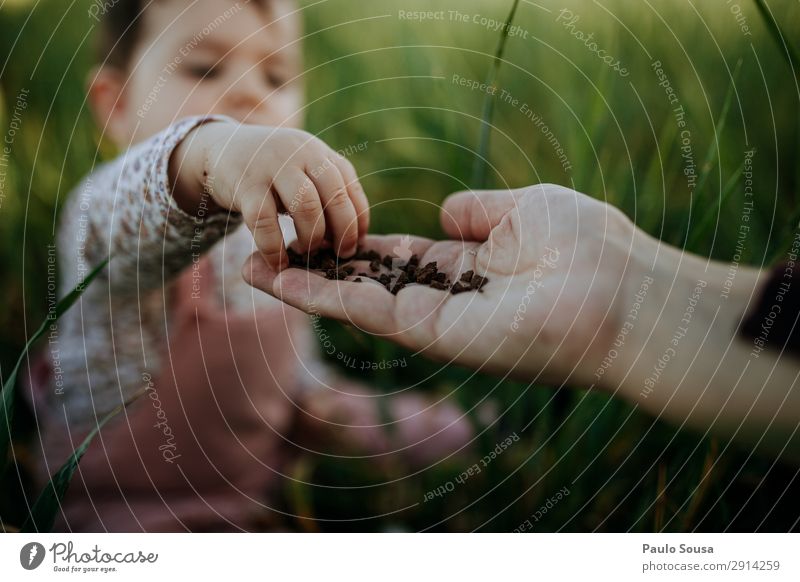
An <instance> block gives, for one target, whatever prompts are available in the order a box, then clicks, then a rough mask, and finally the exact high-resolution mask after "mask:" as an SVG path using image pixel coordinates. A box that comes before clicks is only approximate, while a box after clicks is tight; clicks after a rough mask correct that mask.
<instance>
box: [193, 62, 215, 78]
mask: <svg viewBox="0 0 800 582" xmlns="http://www.w3.org/2000/svg"><path fill="white" fill-rule="evenodd" d="M186 73H187V74H188V75H189V76H191V77H194V78H195V79H213V78H214V77H216V76H218V75H219V66H217V65H214V64H204V63H197V64H188V65H186Z"/></svg>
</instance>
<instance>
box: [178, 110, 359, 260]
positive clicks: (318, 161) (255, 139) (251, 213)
mask: <svg viewBox="0 0 800 582" xmlns="http://www.w3.org/2000/svg"><path fill="white" fill-rule="evenodd" d="M176 156H177V160H176V161H178V164H179V165H177V166H176V167H177V170H176V172H175V173H176V174H177V180H176V182H175V183H176V188H175V197H176V200H177V201H178V203H179V204H180V205H181V206H182V207H184V208H186V207H188V208H189V209H194V210H198V209H199V208H200V207H201V200H202V199H198V197H201V196H202V195H203V192H205V193H206V194H207V195H210V197H211V199H212V200H209V201H206V206H209V207H212V206H213V204H212V202H213V203H214V204H216V205H218V206H221V207H222V208H225V209H229V210H233V211H237V212H241V213H242V215H243V218H244V221H245V224H246V225H247V226H248V228H250V230H251V231H252V232H253V237H254V239H255V244H256V246H257V247H258V250H259V251H260V252H261V254H262V255H263V256H264V258H265V259H266V260H267V261H268V262H269V263H270V264H271V265H273V266H274V267H275V268H277V269H280V268H283V267H285V266H286V265H288V257H287V255H286V249H285V247H284V242H283V235H282V233H281V229H280V226H279V224H278V214H279V212H288V213H289V214H290V215H291V217H292V219H293V220H294V224H295V229H296V231H297V238H298V243H299V245H300V247H301V250H302V251H303V252H310V251H313V250H316V249H317V248H319V247H320V245H321V244H322V242H323V240H325V239H326V238H327V239H330V240H331V241H332V242H333V245H334V249H335V251H336V253H337V254H338V255H340V256H342V257H349V256H351V255H353V254H354V253H355V252H356V248H357V245H358V241H359V239H360V238H361V237H363V236H364V235H366V232H367V229H368V227H369V205H368V202H367V198H366V196H365V194H364V190H363V188H362V187H361V184H360V183H359V181H358V176H357V175H356V172H355V170H354V169H353V166H352V164H350V162H348V161H347V160H346V159H344V158H343V157H342V156H340V155H339V154H338V153H336V152H335V151H333V150H332V149H331V148H330V147H328V146H327V145H326V144H325V143H324V142H322V141H321V140H319V139H317V138H316V137H314V136H313V135H311V134H309V133H306V132H304V131H300V130H296V129H281V128H275V127H263V126H256V125H235V124H233V123H226V122H211V123H207V124H204V125H201V126H199V127H198V128H197V129H195V130H194V132H192V133H191V134H189V135H188V136H187V137H186V139H184V141H183V143H182V144H181V145H180V146H179V147H178V149H177V150H176ZM173 165H174V163H173ZM183 201H186V202H187V203H186V204H184V203H183ZM192 202H194V204H192Z"/></svg>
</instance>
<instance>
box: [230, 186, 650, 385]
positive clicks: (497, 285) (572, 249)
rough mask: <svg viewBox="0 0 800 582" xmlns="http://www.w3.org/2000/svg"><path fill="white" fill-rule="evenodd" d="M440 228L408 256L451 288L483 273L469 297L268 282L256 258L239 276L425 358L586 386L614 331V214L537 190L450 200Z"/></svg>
mask: <svg viewBox="0 0 800 582" xmlns="http://www.w3.org/2000/svg"><path fill="white" fill-rule="evenodd" d="M441 219H442V226H443V228H444V231H445V233H446V234H447V235H448V236H449V237H450V240H444V241H432V240H430V239H426V238H420V237H412V238H411V239H410V240H411V251H412V252H413V253H415V254H417V255H419V257H420V263H421V264H422V265H424V264H425V263H428V262H430V261H436V262H437V265H438V268H439V270H440V271H444V272H445V273H446V274H447V276H448V277H449V278H450V280H451V281H453V282H455V281H457V280H458V279H459V276H460V275H461V274H463V273H464V272H466V271H468V270H474V271H475V272H476V273H478V274H480V275H485V276H486V277H488V279H489V282H488V283H487V284H486V285H485V287H484V288H483V290H482V291H481V292H479V293H477V292H468V293H460V294H458V295H452V294H450V293H447V292H445V291H439V290H436V289H432V288H430V287H427V286H423V285H409V286H407V287H405V288H404V289H402V290H401V291H400V292H399V293H398V294H397V295H396V296H395V295H392V294H391V293H389V292H388V291H387V290H386V289H385V288H384V287H383V286H381V285H379V284H377V283H376V284H373V283H372V282H371V281H370V282H362V283H355V282H352V281H330V280H326V279H325V278H323V277H321V276H319V275H317V274H315V273H309V272H307V271H304V270H301V269H286V270H284V271H282V272H280V273H277V272H275V271H274V270H272V269H271V268H270V267H269V266H268V265H267V263H266V262H264V261H263V260H262V259H261V258H260V256H258V255H253V256H252V257H251V259H250V261H248V263H247V264H246V265H245V267H244V270H243V275H244V277H245V279H246V280H247V281H248V282H249V283H250V284H251V285H253V286H254V287H256V288H258V289H261V290H263V291H266V292H267V293H270V294H272V295H274V296H275V297H277V298H279V299H281V300H283V301H284V302H286V303H288V304H290V305H292V306H294V307H297V308H299V309H302V310H304V311H306V312H308V313H316V314H320V315H322V316H325V317H331V318H335V319H338V320H341V321H346V322H349V323H351V324H353V325H355V326H357V327H359V328H360V329H362V330H364V331H366V332H368V333H370V334H374V335H379V336H382V337H385V338H388V339H390V340H392V341H395V342H397V343H399V344H401V345H403V346H406V347H408V348H410V349H412V350H416V351H418V352H420V353H421V354H423V355H425V356H427V357H431V358H434V359H437V360H441V361H445V362H452V363H457V364H461V365H464V366H467V367H470V368H473V369H479V370H482V371H488V372H494V373H499V374H506V373H510V374H511V375H512V376H514V377H518V378H522V379H526V380H533V379H536V380H538V381H542V382H557V383H558V382H564V381H571V382H591V378H592V377H593V372H594V370H595V369H596V367H597V365H598V363H599V362H600V360H601V359H602V358H603V357H604V356H605V355H606V352H607V350H608V348H609V344H610V341H611V338H613V337H614V335H616V334H617V333H618V331H619V326H620V324H621V318H620V313H619V312H620V309H619V307H618V304H619V303H621V302H620V301H618V300H617V297H618V295H620V293H619V292H620V291H621V290H622V289H623V284H624V281H625V276H624V275H625V271H626V265H627V264H628V259H629V257H630V256H631V251H632V249H633V246H634V241H635V240H637V241H638V238H637V237H639V236H640V234H639V232H640V231H637V229H635V228H634V226H633V224H632V223H631V222H630V221H629V220H628V219H627V217H625V215H624V214H622V213H621V212H620V211H618V210H617V209H615V208H613V207H611V206H609V205H607V204H604V203H602V202H599V201H597V200H594V199H592V198H590V197H588V196H585V195H583V194H581V193H579V192H576V191H574V190H570V189H568V188H564V187H560V186H554V185H548V184H543V185H537V186H531V187H528V188H523V189H519V190H513V191H508V190H503V191H484V192H461V193H457V194H453V195H451V196H450V197H448V198H447V199H446V200H445V203H444V206H443V209H442V213H441ZM404 238H405V237H404ZM407 240H408V239H406V240H405V241H404V240H403V239H402V238H401V237H400V236H399V235H396V236H370V237H367V239H366V240H365V241H364V243H363V244H362V248H366V249H374V250H375V251H377V252H379V253H380V254H381V255H385V254H392V253H393V251H394V249H395V248H398V246H401V247H406V246H407ZM401 243H402V244H401Z"/></svg>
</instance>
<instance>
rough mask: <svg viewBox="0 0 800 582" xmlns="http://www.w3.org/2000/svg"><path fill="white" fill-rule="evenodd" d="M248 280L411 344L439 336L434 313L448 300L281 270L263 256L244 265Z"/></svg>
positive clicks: (437, 294) (317, 311)
mask: <svg viewBox="0 0 800 582" xmlns="http://www.w3.org/2000/svg"><path fill="white" fill-rule="evenodd" d="M242 276H243V277H244V279H245V281H247V283H249V284H250V285H252V286H253V287H255V288H257V289H260V290H262V291H265V292H266V293H269V294H270V295H272V296H274V297H276V298H278V299H280V300H281V301H283V302H284V303H287V304H288V305H291V306H292V307H296V308H298V309H300V310H302V311H305V312H306V313H309V314H314V315H321V316H323V317H330V318H333V319H337V320H339V321H345V322H349V323H351V324H353V325H355V326H356V327H358V328H360V329H362V330H364V331H365V332H367V333H370V334H373V335H381V336H384V337H387V338H388V339H391V340H392V341H395V342H398V343H400V344H402V345H405V346H408V347H416V346H420V345H427V344H430V343H431V342H432V340H433V339H434V334H435V330H434V327H433V323H434V321H435V318H434V317H432V315H433V313H434V312H435V311H436V310H437V309H439V308H440V307H441V306H442V304H443V303H444V302H445V301H446V300H447V298H448V296H447V294H446V293H444V292H442V291H437V290H435V289H430V288H428V287H423V286H410V287H406V288H405V289H403V290H402V291H400V293H398V294H397V295H392V294H391V293H389V292H388V291H386V289H385V288H384V287H383V286H382V285H379V284H373V283H370V282H366V281H365V282H361V283H356V282H353V281H335V280H327V279H325V278H324V277H321V276H320V275H318V274H316V273H313V272H309V271H306V270H304V269H284V270H283V271H280V272H278V271H277V270H275V269H274V268H272V267H271V266H269V265H268V264H267V263H266V262H265V261H264V260H263V259H262V258H261V257H260V256H259V255H258V254H254V255H251V257H250V258H249V259H248V260H247V262H246V263H245V265H244V267H243V269H242Z"/></svg>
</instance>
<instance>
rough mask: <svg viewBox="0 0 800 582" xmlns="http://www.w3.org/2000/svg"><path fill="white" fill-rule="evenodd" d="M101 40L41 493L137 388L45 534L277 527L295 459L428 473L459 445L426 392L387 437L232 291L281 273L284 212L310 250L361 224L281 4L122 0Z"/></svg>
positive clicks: (375, 417)
mask: <svg viewBox="0 0 800 582" xmlns="http://www.w3.org/2000/svg"><path fill="white" fill-rule="evenodd" d="M100 41H101V42H100V48H101V53H100V54H101V59H102V63H101V64H100V65H99V66H98V67H97V68H96V70H95V71H93V72H92V75H91V82H90V84H89V89H88V97H89V102H90V104H91V106H92V110H93V113H94V115H95V117H96V120H97V122H98V124H99V126H100V127H101V128H102V131H103V134H104V135H105V136H107V137H108V138H110V139H111V140H112V141H113V142H114V143H115V144H116V145H117V146H118V147H119V149H120V150H121V151H124V152H125V153H123V154H122V155H121V156H120V157H118V158H117V159H115V160H113V161H111V162H109V163H106V164H104V165H101V166H100V167H98V168H97V169H96V170H95V171H94V172H92V173H91V174H90V175H89V176H88V177H87V178H86V179H85V180H84V181H83V182H82V183H81V184H80V185H79V186H78V187H77V188H76V190H75V192H74V193H73V194H72V196H71V198H70V200H69V202H68V203H67V205H66V207H65V208H64V211H63V214H62V218H61V225H60V229H59V237H58V252H59V265H60V269H61V275H62V287H63V290H64V291H66V290H68V289H71V288H72V287H73V286H74V285H75V284H76V283H77V282H79V281H80V280H81V279H82V278H83V277H84V276H85V275H86V274H87V273H88V272H89V271H90V270H91V268H92V267H93V266H94V265H95V264H97V263H99V262H100V261H101V260H103V259H104V258H105V257H106V256H108V255H109V254H110V255H111V256H112V260H111V263H110V264H109V266H108V268H107V269H106V270H105V271H104V273H103V274H102V275H101V276H100V277H99V278H98V279H97V280H96V281H95V282H94V283H92V284H91V285H90V286H89V287H88V288H87V290H86V292H85V293H84V295H83V297H82V299H81V301H80V302H79V303H78V304H77V305H76V306H75V307H74V308H73V309H72V310H71V311H70V312H69V313H67V314H66V315H65V317H64V318H63V320H62V321H61V322H60V323H59V325H58V329H57V334H55V335H54V336H52V337H51V341H50V342H49V345H48V346H47V349H46V355H45V354H44V353H43V354H42V357H41V358H40V361H39V364H38V365H35V366H34V368H33V370H32V373H31V375H30V377H31V385H30V387H29V393H30V395H31V401H32V404H33V406H34V411H35V414H36V418H37V421H38V424H39V432H40V435H41V439H40V442H41V456H40V460H41V467H40V469H41V470H40V474H39V479H40V482H41V483H40V484H43V483H44V482H45V480H46V479H47V478H48V477H49V475H51V474H52V473H54V472H55V471H56V470H57V469H58V467H59V466H60V465H61V464H62V463H63V462H64V461H65V460H66V458H67V456H68V455H69V453H70V452H71V451H72V450H73V449H74V448H75V447H76V446H77V445H78V444H79V442H80V440H81V439H82V438H83V436H84V435H85V434H86V432H87V430H89V429H90V428H91V427H92V426H94V425H95V423H96V422H97V419H99V418H102V416H103V415H104V414H106V413H107V412H108V411H110V410H111V409H113V408H114V407H115V406H117V405H118V404H119V403H121V402H125V401H127V400H128V399H130V398H131V397H132V396H133V395H135V394H137V393H139V392H142V391H144V396H143V397H141V398H140V399H139V400H138V401H137V402H135V404H133V405H131V406H130V407H129V408H128V409H127V410H125V411H124V412H122V413H121V414H120V415H119V416H118V417H117V418H115V419H114V420H112V421H111V422H110V423H109V424H108V425H106V428H104V429H103V430H102V431H101V433H100V436H99V437H98V439H97V440H96V441H95V442H94V443H93V444H92V447H91V448H90V450H89V452H88V453H87V454H86V456H85V457H84V459H83V461H82V462H81V465H80V470H79V473H78V474H77V475H76V477H75V479H74V480H73V482H72V485H71V487H70V490H69V492H68V494H67V497H66V499H65V502H64V505H63V508H62V514H61V517H60V520H59V522H58V524H57V527H58V528H59V529H69V530H72V531H104V530H107V531H186V530H188V531H226V530H235V531H238V530H255V529H269V528H270V527H273V526H272V524H273V521H272V520H271V518H272V517H274V515H275V512H274V511H273V506H272V505H271V503H272V502H273V501H274V499H275V497H276V496H275V493H276V489H277V488H278V487H279V486H280V485H281V484H282V479H283V478H286V477H285V469H286V466H287V463H288V461H289V460H290V459H291V458H292V456H293V455H296V454H297V453H298V452H301V451H302V450H304V449H306V450H311V451H312V452H319V453H320V454H326V455H335V454H351V455H363V456H368V455H372V456H375V460H376V462H379V464H380V461H382V460H385V459H386V458H390V457H393V456H398V457H402V458H403V459H404V460H405V461H408V462H411V463H415V464H417V465H418V466H425V465H426V464H430V463H434V462H436V461H437V460H439V459H442V458H444V457H446V456H448V455H450V454H451V453H453V452H455V451H458V450H459V449H461V448H463V447H464V445H465V444H466V443H468V442H469V440H470V438H471V436H472V431H471V428H470V426H469V424H468V423H467V422H466V420H465V419H463V418H462V415H461V414H460V412H459V411H458V410H457V409H456V408H455V407H453V406H451V405H449V404H446V403H439V404H434V403H432V402H428V401H427V400H426V399H424V398H423V397H421V396H419V395H413V394H405V395H400V396H393V397H386V406H385V410H388V416H389V417H390V420H391V421H392V422H393V423H394V424H393V426H390V427H385V426H383V425H382V422H381V419H382V418H383V415H382V414H379V412H378V401H379V400H380V399H379V398H376V397H375V396H376V395H374V394H370V393H369V392H368V390H366V389H365V388H363V387H361V386H358V385H356V384H355V383H353V382H347V381H345V380H343V379H341V378H338V377H337V376H336V375H335V374H333V373H331V372H329V371H326V370H325V366H324V365H322V364H321V362H320V361H319V360H318V359H317V353H316V351H315V347H316V341H315V338H314V333H313V331H312V329H311V322H310V321H309V319H308V317H307V316H305V315H303V314H301V313H300V312H299V311H295V310H292V309H291V308H288V307H285V306H283V305H282V304H281V303H280V302H278V301H277V300H275V299H272V298H271V297H269V296H268V295H266V294H262V293H261V292H259V291H255V290H253V289H252V288H250V287H249V286H247V284H246V283H245V282H244V280H243V279H242V276H241V273H240V270H241V268H242V265H243V264H244V262H245V260H246V258H247V257H248V256H249V255H250V254H251V253H252V252H254V251H258V252H260V253H262V255H263V256H264V257H265V259H266V260H268V261H270V262H271V263H272V264H273V265H275V266H285V265H286V264H287V254H286V241H285V239H284V232H283V231H285V230H292V229H286V228H284V229H282V228H281V223H282V222H286V220H288V219H286V218H285V216H283V215H284V214H285V215H289V216H290V217H291V220H289V223H290V226H292V228H293V230H294V231H296V238H297V241H296V248H297V250H298V251H301V252H309V251H314V250H316V249H318V248H320V247H321V246H327V245H331V244H332V245H333V246H334V248H335V250H336V251H337V253H338V254H339V255H340V256H343V257H348V256H351V255H353V254H354V253H355V251H356V248H357V245H358V243H359V241H360V239H361V238H362V237H363V236H364V235H365V233H366V231H367V228H368V222H369V207H368V203H367V199H366V196H365V194H364V192H363V190H362V188H361V185H360V184H359V180H358V177H357V175H356V173H355V170H354V169H353V166H352V165H351V164H350V163H349V162H348V161H346V160H345V159H344V158H343V157H342V156H340V155H338V154H336V153H335V152H334V151H333V150H332V149H331V148H330V147H328V146H327V145H326V144H324V143H323V142H322V141H320V140H319V139H317V138H315V137H313V136H312V135H310V134H308V133H305V132H303V131H301V130H299V129H298V127H299V126H300V125H301V124H302V117H303V101H302V95H303V87H302V68H301V55H300V18H299V14H298V12H297V7H296V6H295V5H294V3H293V2H291V1H290V0H261V1H257V0H238V1H237V2H234V1H233V0H194V1H192V2H189V1H187V0H155V1H150V0H117V2H115V3H114V4H109V7H108V9H107V13H106V14H105V15H104V18H103V21H102V30H101V38H100ZM279 219H280V220H279ZM284 226H286V225H284ZM290 435H291V436H290Z"/></svg>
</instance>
